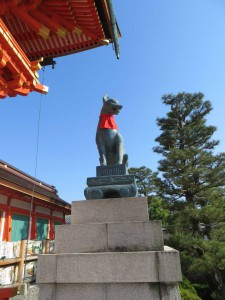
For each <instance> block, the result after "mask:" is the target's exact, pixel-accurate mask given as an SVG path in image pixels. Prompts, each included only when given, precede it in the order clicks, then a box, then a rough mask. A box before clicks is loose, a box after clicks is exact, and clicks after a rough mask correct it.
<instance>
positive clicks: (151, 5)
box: [0, 0, 225, 202]
mask: <svg viewBox="0 0 225 300" xmlns="http://www.w3.org/2000/svg"><path fill="white" fill-rule="evenodd" d="M140 3H141V4H140ZM114 10H115V14H116V17H117V21H118V24H119V27H120V30H121V33H122V38H121V39H120V51H121V58H120V59H119V60H117V59H116V57H115V54H114V52H113V50H112V46H111V45H109V46H103V47H100V48H96V49H93V50H89V51H86V52H82V53H78V54H74V55H70V56H65V57H62V58H58V59H56V62H57V64H56V67H55V69H54V70H52V69H51V67H46V68H45V71H44V72H43V71H40V72H39V74H40V80H41V81H42V80H44V84H45V85H47V86H49V93H48V94H47V95H46V96H41V95H40V94H37V93H31V94H30V95H28V96H27V97H20V96H18V97H16V98H6V99H4V100H1V101H0V124H1V128H2V130H1V131H0V139H1V150H0V158H1V159H2V160H4V161H6V162H8V163H9V164H11V165H13V166H15V167H17V168H19V169H21V170H23V171H24V172H26V173H28V174H30V175H32V176H34V175H35V162H36V149H37V128H38V115H39V106H40V102H41V117H40V131H39V141H38V157H37V171H36V177H37V178H39V179H40V180H42V181H44V182H46V183H48V184H52V185H54V186H56V188H57V189H58V192H59V196H60V197H61V198H62V199H64V200H66V201H68V202H71V201H73V200H83V199H84V195H83V191H84V189H85V187H86V178H87V177H94V176H95V168H96V166H97V165H99V160H98V152H97V148H96V145H95V131H96V126H97V122H98V116H99V111H100V109H101V105H102V97H103V95H104V94H105V93H107V94H108V95H109V96H111V97H114V98H116V99H118V100H119V101H120V102H121V104H122V105H123V106H124V108H123V110H122V111H121V113H120V115H118V116H116V122H117V125H118V127H119V130H120V132H121V134H122V136H123V138H124V141H125V148H126V152H127V153H128V155H129V166H130V167H131V166H133V167H139V166H142V165H145V166H147V167H149V168H151V169H153V170H156V169H157V161H158V160H159V159H160V156H159V155H158V154H155V153H153V151H152V147H154V146H155V145H156V143H155V141H154V140H155V138H156V137H157V136H158V135H159V129H158V128H157V125H156V118H157V117H162V116H164V115H165V114H166V111H167V108H166V107H165V106H164V105H163V104H162V102H161V96H162V95H164V94H167V93H174V94H175V93H178V92H183V91H185V92H203V93H204V94H205V100H210V101H211V103H212V105H213V111H212V112H211V114H210V115H209V117H208V124H211V125H214V126H216V127H217V132H216V134H215V135H214V137H215V138H216V139H219V140H220V145H219V147H217V151H219V152H224V151H225V135H224V123H225V122H224V120H225V2H224V1H223V0H216V1H215V0H214V1H212V0H192V1H190V0H182V1H181V0H170V1H168V0H142V1H139V2H137V1H134V0H129V1H128V0H124V1H121V0H114ZM43 74H44V76H43ZM43 77H44V78H43Z"/></svg>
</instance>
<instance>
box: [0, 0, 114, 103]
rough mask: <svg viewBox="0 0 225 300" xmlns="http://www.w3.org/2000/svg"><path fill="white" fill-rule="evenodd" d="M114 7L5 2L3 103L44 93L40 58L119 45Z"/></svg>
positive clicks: (57, 0)
mask: <svg viewBox="0 0 225 300" xmlns="http://www.w3.org/2000/svg"><path fill="white" fill-rule="evenodd" d="M111 2H112V0H70V1H66V0H1V5H0V98H4V97H6V96H7V95H9V96H15V95H17V94H20V95H27V94H28V93H29V92H30V91H33V90H34V91H39V92H42V93H46V92H47V88H46V87H44V86H41V85H40V83H39V81H38V75H37V73H36V70H38V68H40V65H39V62H40V61H41V60H42V58H44V59H46V58H52V57H53V58H54V57H59V56H63V55H67V54H72V53H76V52H80V51H85V50H88V49H91V48H95V47H99V46H102V45H107V44H109V43H111V42H114V44H115V42H116V39H117V37H119V36H120V32H119V29H118V26H117V24H116V22H115V19H114V13H113V8H112V3H111ZM116 50H117V49H116ZM117 56H118V51H117Z"/></svg>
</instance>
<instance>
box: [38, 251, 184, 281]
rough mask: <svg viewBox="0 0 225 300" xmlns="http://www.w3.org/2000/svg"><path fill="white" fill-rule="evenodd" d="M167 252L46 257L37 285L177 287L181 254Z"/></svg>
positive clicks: (71, 254) (42, 263) (41, 266)
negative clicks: (80, 284)
mask: <svg viewBox="0 0 225 300" xmlns="http://www.w3.org/2000/svg"><path fill="white" fill-rule="evenodd" d="M164 250H165V251H143V252H103V253H66V254H43V255H41V256H39V258H38V272H37V283H66V284H68V283H71V284H72V283H73V284H74V283H76V284H77V283H147V282H149V283H150V282H151V283H153V282H164V283H167V282H168V283H177V282H178V281H181V280H182V277H181V268H180V260H179V253H178V251H176V250H174V249H172V248H169V247H165V248H164ZM46 266H48V267H47V268H46Z"/></svg>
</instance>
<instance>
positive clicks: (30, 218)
mask: <svg viewBox="0 0 225 300" xmlns="http://www.w3.org/2000/svg"><path fill="white" fill-rule="evenodd" d="M42 71H43V78H42V85H43V84H44V75H45V67H43V68H42ZM42 97H43V94H41V96H40V101H39V110H38V122H37V141H36V154H35V168H34V178H35V179H37V178H36V176H37V165H38V153H39V136H40V123H41V109H42ZM35 187H36V184H35V181H34V184H33V188H32V195H31V203H30V212H29V225H28V230H27V242H26V248H25V259H24V274H23V283H24V281H25V274H26V262H27V251H28V244H29V240H30V237H31V227H32V221H33V220H32V211H33V205H34V192H35Z"/></svg>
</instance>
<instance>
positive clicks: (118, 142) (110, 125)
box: [96, 96, 128, 165]
mask: <svg viewBox="0 0 225 300" xmlns="http://www.w3.org/2000/svg"><path fill="white" fill-rule="evenodd" d="M121 109H122V105H120V104H119V102H118V101H117V100H115V99H109V97H108V96H104V97H103V106H102V109H101V114H100V119H99V123H98V127H97V133H96V144H97V147H98V151H99V155H100V158H99V160H100V164H101V165H117V164H127V163H128V155H127V154H124V143H123V138H122V136H121V134H120V133H119V132H118V130H117V129H118V128H117V125H116V123H115V120H114V116H113V115H117V114H118V113H119V112H120V110H121Z"/></svg>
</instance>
